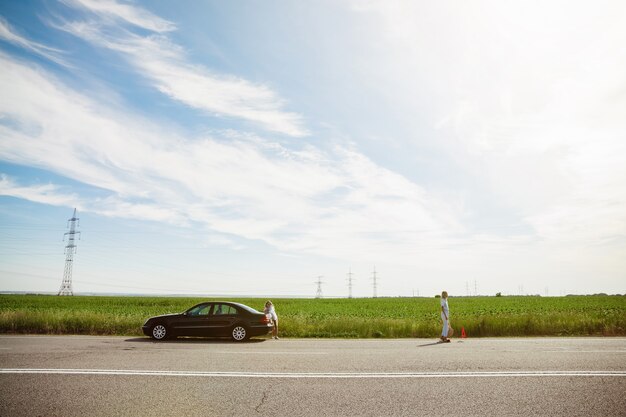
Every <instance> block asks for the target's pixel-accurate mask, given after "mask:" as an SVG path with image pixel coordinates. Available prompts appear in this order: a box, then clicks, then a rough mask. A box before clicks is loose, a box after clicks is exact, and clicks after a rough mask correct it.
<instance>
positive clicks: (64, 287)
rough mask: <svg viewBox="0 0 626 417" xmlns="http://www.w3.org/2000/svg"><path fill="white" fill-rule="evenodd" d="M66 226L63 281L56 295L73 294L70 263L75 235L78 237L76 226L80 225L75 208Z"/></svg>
mask: <svg viewBox="0 0 626 417" xmlns="http://www.w3.org/2000/svg"><path fill="white" fill-rule="evenodd" d="M67 226H68V227H69V228H70V231H69V232H65V234H64V235H63V240H64V241H65V236H67V245H65V269H64V270H63V281H62V282H61V289H59V293H58V294H57V295H74V292H73V291H72V265H73V264H74V254H75V253H76V239H75V238H76V235H78V238H79V239H80V232H77V231H76V227H78V226H80V224H79V221H78V217H76V209H74V215H73V216H72V218H71V219H69V220H68V221H67Z"/></svg>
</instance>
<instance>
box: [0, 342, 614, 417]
mask: <svg viewBox="0 0 626 417" xmlns="http://www.w3.org/2000/svg"><path fill="white" fill-rule="evenodd" d="M118 415H119V416H133V415H142V416H147V415H152V416H177V415H180V416H203V417H206V416H254V415H259V416H438V415H453V416H489V415H493V416H496V415H497V416H516V415H519V416H529V415H545V416H619V415H626V338H527V339H464V340H459V339H456V340H454V341H453V342H452V343H448V344H437V343H435V341H434V340H425V339H401V340H310V339H295V340H293V339H281V340H277V341H275V340H262V339H261V340H257V341H254V340H253V341H252V342H249V343H244V344H237V343H231V342H227V341H219V340H201V339H196V340H194V339H179V340H176V341H169V342H159V343H156V342H152V341H150V340H149V339H147V338H128V337H126V338H124V337H79V336H0V416H29V417H33V416H118Z"/></svg>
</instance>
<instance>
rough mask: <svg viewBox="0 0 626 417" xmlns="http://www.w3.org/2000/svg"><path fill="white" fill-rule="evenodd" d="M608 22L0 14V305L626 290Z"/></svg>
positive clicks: (280, 8) (522, 13)
mask: <svg viewBox="0 0 626 417" xmlns="http://www.w3.org/2000/svg"><path fill="white" fill-rule="evenodd" d="M624 17H626V7H625V6H624V5H623V4H622V2H608V1H604V2H597V3H594V4H593V5H589V4H588V3H586V2H571V1H568V2H551V3H550V4H549V5H546V4H545V3H542V2H525V3H524V4H519V5H511V4H502V2H496V1H494V2H489V1H481V2H472V3H471V4H466V3H465V2H438V3H437V4H429V3H427V2H410V1H407V2H402V1H384V2H383V1H381V2H374V1H372V2H369V1H322V2H315V3H310V4H299V3H297V2H262V3H260V2H234V3H233V2H226V3H225V2H217V1H215V2H189V3H188V4H187V3H185V5H184V6H181V5H180V3H177V2H172V1H165V0H163V1H151V2H125V1H121V0H120V1H114V0H103V1H96V0H61V1H21V2H3V3H2V4H0V60H1V61H2V62H1V63H0V91H1V92H2V94H1V98H0V175H1V177H0V261H1V263H2V266H1V267H0V290H3V291H44V292H55V291H57V290H58V288H59V286H60V283H61V278H62V274H63V266H64V254H63V246H64V244H63V242H62V240H61V239H62V237H63V233H64V232H65V231H66V229H65V227H66V220H67V219H68V218H69V217H71V214H72V210H73V208H74V207H76V208H77V209H78V212H79V217H80V219H81V227H80V230H81V231H82V239H81V241H80V242H79V244H78V245H79V248H78V253H77V254H76V261H75V265H74V290H75V291H76V292H78V293H80V292H123V293H193V294H220V295H231V294H232V295H259V296H265V295H267V296H270V295H271V296H279V295H285V296H287V295H303V296H307V295H310V296H313V295H314V294H315V290H316V286H315V284H314V281H315V280H316V279H317V277H318V276H323V281H324V286H323V291H324V293H325V294H326V295H328V296H345V295H347V283H346V278H347V273H348V271H349V270H350V269H351V270H352V272H353V273H354V279H355V283H354V294H355V295H356V296H370V295H371V294H372V285H371V284H372V281H371V276H372V271H373V269H374V267H376V270H377V271H378V276H379V283H378V284H379V285H378V294H379V295H389V296H394V295H405V296H409V295H412V294H416V293H418V292H419V294H420V295H432V294H434V293H437V292H440V291H441V290H443V289H447V290H448V292H450V293H451V294H453V295H454V294H456V295H465V294H466V293H467V292H468V287H469V288H470V292H471V293H474V289H475V288H476V289H477V291H478V293H482V294H494V293H495V292H498V291H501V292H503V293H505V294H517V293H520V292H523V293H531V294H537V293H539V294H546V293H547V294H549V295H560V294H563V293H595V292H609V293H623V292H626V287H625V283H626V210H624V207H625V206H626V117H625V115H626V93H625V92H626V76H625V75H624V74H626V50H624V48H623V45H624V44H625V43H626V29H624V27H623V24H622V22H623V20H624Z"/></svg>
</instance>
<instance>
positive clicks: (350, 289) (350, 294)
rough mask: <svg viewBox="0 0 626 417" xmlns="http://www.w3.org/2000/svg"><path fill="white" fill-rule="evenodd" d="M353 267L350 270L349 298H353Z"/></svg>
mask: <svg viewBox="0 0 626 417" xmlns="http://www.w3.org/2000/svg"><path fill="white" fill-rule="evenodd" d="M352 275H354V274H353V273H352V268H350V270H349V271H348V298H352Z"/></svg>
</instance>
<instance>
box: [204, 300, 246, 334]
mask: <svg viewBox="0 0 626 417" xmlns="http://www.w3.org/2000/svg"><path fill="white" fill-rule="evenodd" d="M238 315H239V312H238V311H237V309H236V308H235V307H234V306H232V305H230V304H224V303H215V304H214V305H213V310H212V311H211V314H210V315H209V319H208V321H209V323H210V324H209V326H208V327H207V328H206V331H207V336H229V335H230V329H231V327H232V326H233V325H234V324H235V322H236V321H237V319H238Z"/></svg>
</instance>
